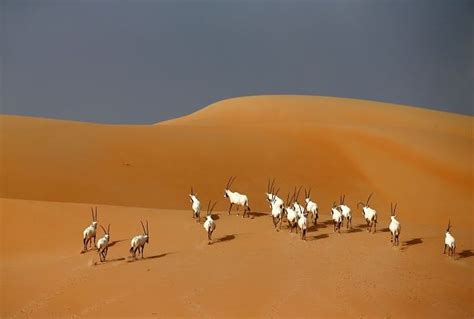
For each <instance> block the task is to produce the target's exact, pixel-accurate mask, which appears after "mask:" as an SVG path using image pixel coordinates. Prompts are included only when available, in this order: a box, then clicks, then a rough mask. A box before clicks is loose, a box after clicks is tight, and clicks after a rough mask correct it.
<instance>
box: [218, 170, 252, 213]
mask: <svg viewBox="0 0 474 319" xmlns="http://www.w3.org/2000/svg"><path fill="white" fill-rule="evenodd" d="M234 181H235V177H231V178H229V181H228V182H227V185H226V187H225V190H224V198H228V199H229V202H230V206H229V212H228V214H229V215H230V211H231V210H232V206H233V205H236V206H237V216H238V215H239V207H240V206H242V207H244V214H243V217H245V214H247V215H250V214H249V213H250V206H249V199H248V197H247V195H244V194H240V193H238V192H233V191H231V190H230V187H231V186H232V183H233V182H234Z"/></svg>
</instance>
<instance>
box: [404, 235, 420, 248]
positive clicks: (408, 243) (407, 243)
mask: <svg viewBox="0 0 474 319" xmlns="http://www.w3.org/2000/svg"><path fill="white" fill-rule="evenodd" d="M422 243H423V239H421V238H419V237H418V238H413V239H410V240H406V241H403V242H401V246H400V250H406V249H408V247H411V246H414V245H418V244H422Z"/></svg>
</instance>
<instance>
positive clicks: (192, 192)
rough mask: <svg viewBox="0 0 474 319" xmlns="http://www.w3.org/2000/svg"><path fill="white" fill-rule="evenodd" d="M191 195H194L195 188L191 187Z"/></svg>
mask: <svg viewBox="0 0 474 319" xmlns="http://www.w3.org/2000/svg"><path fill="white" fill-rule="evenodd" d="M191 195H194V191H193V187H192V186H191Z"/></svg>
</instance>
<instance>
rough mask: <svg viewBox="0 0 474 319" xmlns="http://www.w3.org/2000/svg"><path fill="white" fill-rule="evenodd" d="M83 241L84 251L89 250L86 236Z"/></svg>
mask: <svg viewBox="0 0 474 319" xmlns="http://www.w3.org/2000/svg"><path fill="white" fill-rule="evenodd" d="M82 243H83V244H84V249H83V251H87V238H85V237H84V239H82Z"/></svg>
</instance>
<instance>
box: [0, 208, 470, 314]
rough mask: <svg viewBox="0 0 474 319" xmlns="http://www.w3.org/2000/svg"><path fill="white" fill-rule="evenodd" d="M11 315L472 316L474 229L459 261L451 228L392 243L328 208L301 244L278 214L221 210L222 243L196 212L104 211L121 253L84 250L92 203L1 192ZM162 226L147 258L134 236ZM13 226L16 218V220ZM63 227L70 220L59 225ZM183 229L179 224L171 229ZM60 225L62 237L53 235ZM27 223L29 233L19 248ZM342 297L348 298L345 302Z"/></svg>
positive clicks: (414, 232) (416, 227)
mask: <svg viewBox="0 0 474 319" xmlns="http://www.w3.org/2000/svg"><path fill="white" fill-rule="evenodd" d="M0 204H1V207H2V214H1V217H2V221H3V222H2V238H1V239H2V243H3V245H4V246H2V259H1V266H2V299H1V300H2V307H1V309H2V310H1V311H2V313H1V315H2V317H15V318H23V317H27V316H33V317H51V316H61V317H64V316H67V317H71V316H73V317H103V316H107V317H116V316H133V317H154V318H156V317H158V318H168V317H177V316H186V317H199V318H222V317H226V318H229V317H286V318H294V317H306V318H313V317H319V318H328V317H329V318H341V317H348V318H354V317H364V318H399V317H413V318H420V317H425V318H428V317H430V318H433V317H440V318H441V317H444V318H446V317H448V318H449V317H452V318H469V317H472V314H473V313H474V307H473V305H472V296H473V293H474V285H473V283H474V282H473V269H474V257H473V255H474V253H473V251H472V249H471V250H470V249H467V248H472V247H473V246H472V244H473V242H472V235H471V234H472V230H471V229H465V228H462V227H456V228H455V229H453V232H454V234H455V235H456V238H457V240H458V242H459V245H460V247H459V252H460V253H461V254H460V255H459V256H458V258H456V259H451V258H449V257H446V256H443V255H442V233H440V229H439V228H438V227H435V226H432V225H426V224H418V223H407V222H405V224H404V225H403V231H402V243H401V248H392V247H391V244H390V242H389V234H388V232H387V230H386V226H387V225H386V223H381V224H380V225H379V229H380V232H378V233H376V234H373V235H372V234H368V233H366V232H365V230H364V229H363V228H361V227H360V226H359V225H361V223H362V219H361V217H359V216H356V217H355V221H354V226H355V227H354V229H353V231H352V232H350V233H347V232H346V231H345V230H344V231H343V232H342V233H341V234H340V235H339V234H334V233H332V225H330V224H328V223H326V221H327V219H328V215H326V214H324V215H323V216H322V218H321V220H322V222H323V223H321V224H320V226H319V227H318V229H314V228H311V229H310V232H309V233H308V238H307V239H308V240H307V241H306V242H304V241H301V240H300V239H299V238H298V237H297V236H296V235H295V234H294V233H293V234H290V233H289V232H288V231H287V229H283V230H282V231H280V232H275V231H274V230H273V225H272V223H271V219H270V218H269V217H268V216H258V217H255V218H254V219H247V220H243V219H242V218H241V217H237V216H236V215H231V216H227V214H226V213H225V212H217V214H218V219H217V220H216V223H217V229H216V231H215V233H214V238H215V239H216V243H214V244H212V245H210V246H208V245H207V236H206V234H205V232H204V229H203V228H202V225H200V224H197V223H195V222H194V221H193V220H192V219H191V213H190V212H189V211H178V210H157V209H143V208H131V207H129V208H125V207H117V206H104V205H101V206H100V207H99V220H100V221H101V222H103V223H105V224H107V223H109V222H110V223H112V225H111V235H112V238H111V239H112V241H113V246H112V247H111V248H110V250H109V256H108V258H109V261H108V262H107V263H104V264H99V265H96V263H97V262H98V260H99V258H98V256H97V254H96V253H95V252H89V253H86V254H82V255H81V254H79V251H80V249H81V237H80V235H81V231H82V228H83V227H85V226H86V225H87V223H88V222H89V218H90V217H89V206H88V205H86V204H68V203H51V202H49V203H46V202H35V201H24V200H6V199H4V200H1V201H0ZM140 218H142V219H148V221H149V222H150V227H151V228H150V235H151V239H150V245H149V246H147V248H146V249H145V257H146V258H145V259H144V260H139V261H136V262H132V260H131V259H129V258H128V257H127V256H128V248H129V239H130V238H131V237H132V236H133V235H135V234H137V233H139V232H140V226H139V221H138V220H139V219H140ZM5 225H8V227H6V226H5ZM51 225H60V226H59V227H54V228H53V227H52V226H51ZM171 225H173V226H172V227H171ZM44 229H51V232H52V233H53V234H54V236H50V235H47V234H45V233H44V231H43V230H44ZM17 230H21V232H22V233H23V234H26V236H25V237H24V238H19V239H18V241H17V242H16V243H15V244H13V245H12V246H10V245H9V244H10V243H11V242H12V240H11V239H12V238H14V237H15V235H16V234H17ZM334 300H338V305H337V306H335V305H334Z"/></svg>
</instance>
